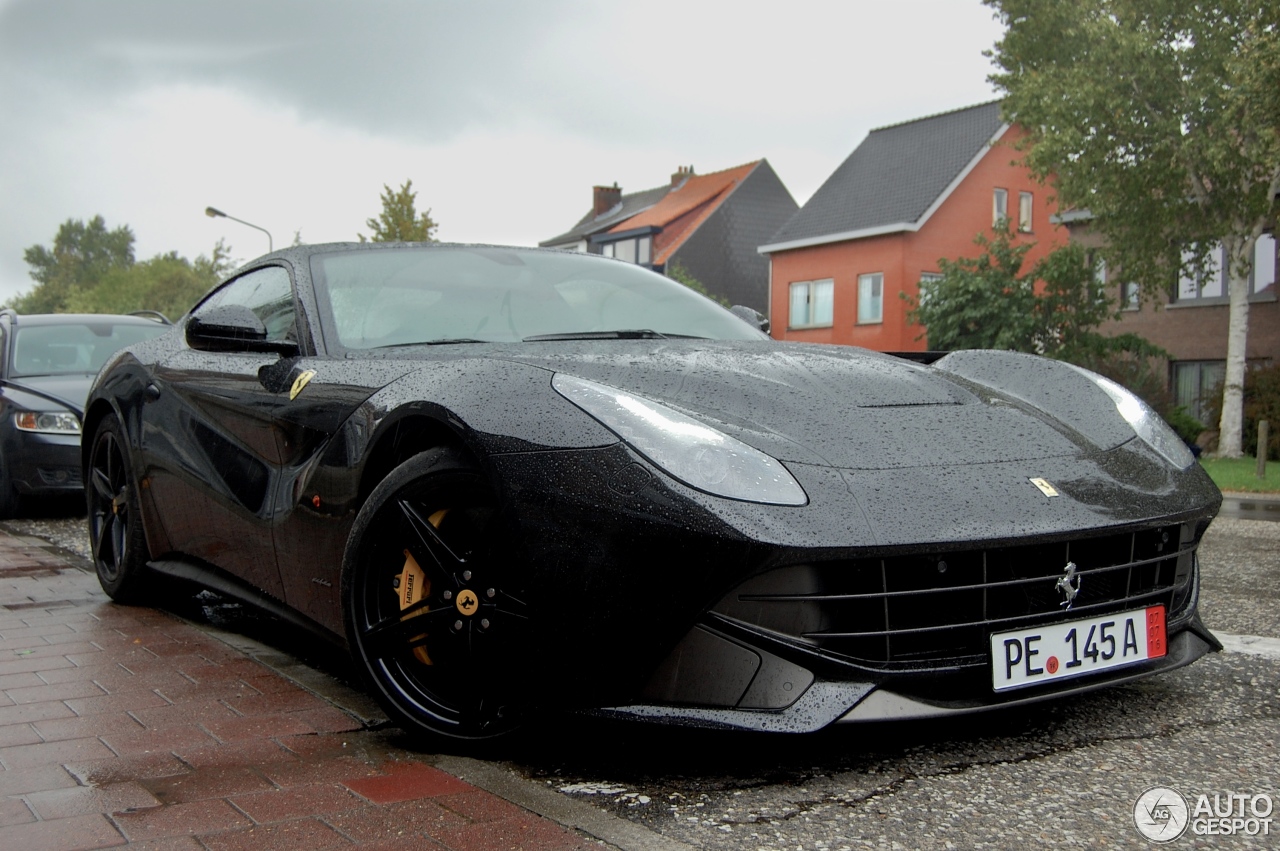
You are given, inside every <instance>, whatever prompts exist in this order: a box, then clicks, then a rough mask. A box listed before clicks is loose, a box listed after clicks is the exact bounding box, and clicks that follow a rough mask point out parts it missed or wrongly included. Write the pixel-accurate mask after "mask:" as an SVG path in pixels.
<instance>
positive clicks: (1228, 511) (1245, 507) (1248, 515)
mask: <svg viewBox="0 0 1280 851" xmlns="http://www.w3.org/2000/svg"><path fill="white" fill-rule="evenodd" d="M1218 516H1219V517H1231V518H1234V519H1236V520H1270V521H1272V522H1280V494H1258V495H1254V494H1223V496H1222V510H1221V511H1219V512H1218Z"/></svg>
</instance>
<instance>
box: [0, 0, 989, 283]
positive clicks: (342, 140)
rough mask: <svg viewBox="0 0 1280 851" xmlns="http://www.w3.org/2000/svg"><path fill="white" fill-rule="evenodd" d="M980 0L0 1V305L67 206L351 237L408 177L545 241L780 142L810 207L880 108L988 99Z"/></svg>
mask: <svg viewBox="0 0 1280 851" xmlns="http://www.w3.org/2000/svg"><path fill="white" fill-rule="evenodd" d="M999 34H1000V29H999V26H998V24H997V23H996V22H995V21H994V20H993V18H992V14H991V11H990V9H988V8H987V7H985V6H983V5H981V3H980V2H979V0H894V2H885V0H879V2H864V0H843V2H838V1H837V0H788V2H756V1H755V0H739V2H732V3H730V2H723V0H722V2H705V1H704V0H646V2H644V3H621V2H608V1H607V0H594V1H593V2H588V0H539V2H514V0H511V1H509V2H501V0H470V2H440V1H439V0H365V2H359V3H357V2H340V1H339V0H216V1H213V0H187V2H174V0H0V128H2V129H0V301H3V300H5V299H7V298H9V297H10V296H12V295H13V294H15V293H16V292H18V291H21V290H24V289H26V288H28V287H29V286H30V285H31V281H30V279H29V278H28V277H27V267H26V264H25V263H24V262H23V260H22V250H23V248H25V247H27V246H29V245H32V244H35V243H46V244H47V243H49V242H51V241H52V238H53V236H54V234H55V233H56V231H57V228H58V225H59V224H60V223H61V222H63V221H65V220H66V219H68V218H81V219H87V218H89V217H91V216H93V215H95V214H101V215H103V216H104V217H105V218H106V220H107V223H108V225H109V226H115V225H119V224H128V225H130V226H131V227H132V228H133V230H134V232H135V234H136V235H137V253H138V256H139V257H140V258H145V257H149V256H152V255H154V254H156V253H161V252H165V251H170V250H177V251H178V252H180V253H181V254H184V255H186V256H190V257H194V256H195V255H197V254H200V253H208V251H209V249H210V248H211V247H212V245H213V244H214V242H215V241H216V240H217V239H218V238H219V237H225V238H226V239H227V241H228V243H229V244H230V245H231V246H232V249H233V255H234V256H235V257H237V258H241V259H249V258H252V257H254V256H256V255H258V254H260V253H263V252H264V251H265V250H266V238H265V237H264V236H262V234H260V233H258V232H257V231H253V230H250V229H247V228H244V227H242V226H240V225H237V224H235V223H233V222H228V221H226V220H225V219H216V220H215V219H209V218H207V217H205V216H204V215H203V210H204V208H205V207H206V206H208V205H212V206H215V207H218V208H220V209H223V210H225V211H226V212H228V213H230V214H231V215H234V216H238V217H240V218H243V219H246V220H249V221H252V222H254V223H255V224H259V225H262V226H263V227H265V228H267V229H268V230H270V231H271V232H272V234H273V235H274V237H275V240H276V243H277V245H280V244H285V243H288V242H289V241H291V240H292V238H293V234H294V232H295V231H299V230H300V231H301V234H302V238H303V239H304V240H306V241H308V242H324V241H330V240H344V239H353V238H354V237H355V235H356V233H357V232H358V231H361V230H364V229H365V228H364V220H365V219H366V218H369V217H370V216H373V215H376V213H377V212H378V210H379V203H378V194H379V192H380V191H381V189H382V185H383V184H392V185H399V184H400V183H402V182H403V181H404V180H406V179H412V180H413V183H414V188H415V189H417V190H418V192H419V195H418V201H419V206H420V208H427V207H429V208H431V210H432V216H433V217H434V218H435V219H436V220H437V221H438V222H439V223H440V229H439V233H438V236H439V237H440V238H441V239H444V240H450V241H468V242H497V243H510V244H534V243H536V242H538V241H539V240H541V239H546V238H548V237H550V236H554V235H555V234H557V233H560V232H562V231H564V230H567V229H568V228H569V227H570V226H571V225H572V224H573V223H574V222H576V221H577V219H578V218H579V217H580V216H581V215H582V214H583V213H584V212H585V211H586V209H587V207H588V205H589V202H590V188H591V186H592V185H593V184H600V183H613V182H614V181H617V182H618V184H619V185H620V186H622V188H623V190H624V191H632V190H638V189H645V188H649V187H652V186H657V185H660V184H662V183H664V182H666V180H667V179H668V176H669V175H670V173H671V172H672V171H674V170H675V168H676V167H677V166H678V165H690V164H691V165H693V166H694V167H695V169H696V170H697V171H699V172H708V171H717V170H720V169H723V168H728V167H731V166H734V165H738V164H740V163H744V162H748V161H751V160H754V159H758V158H760V157H767V158H768V159H769V161H770V163H772V165H773V167H774V168H775V169H776V170H777V172H778V174H779V175H780V176H781V178H782V180H783V182H784V183H786V185H787V187H788V188H789V189H790V190H791V193H792V194H793V195H794V196H795V198H796V200H797V201H798V202H800V203H803V202H804V201H805V200H806V199H807V198H808V197H809V196H810V195H811V194H812V193H813V192H814V190H816V189H817V188H818V186H819V185H820V184H821V183H822V181H823V180H824V179H826V177H827V176H828V175H829V174H830V173H831V171H832V170H834V169H835V167H836V166H837V165H838V164H839V163H840V162H841V160H843V159H844V157H846V156H847V155H848V154H849V152H850V151H852V150H853V148H854V147H856V146H857V144H858V143H859V142H860V141H861V140H862V138H863V137H864V136H865V135H866V132H867V131H868V130H869V129H871V128H873V127H877V126H881V125H884V124H888V123H893V122H897V121H903V120H907V119H911V118H916V117H919V116H922V115H927V114H930V113H934V112H941V111H944V110H948V109H954V108H957V107H961V106H966V105H969V104H973V103H977V102H980V101H984V100H989V99H990V98H992V97H993V96H994V93H993V90H992V88H991V86H990V85H989V84H988V83H987V82H986V76H987V74H988V73H990V71H991V66H990V63H989V61H988V60H987V59H986V58H985V57H983V56H982V51H983V50H985V49H987V48H989V47H991V45H992V44H993V43H994V41H995V40H996V39H997V38H998V36H999Z"/></svg>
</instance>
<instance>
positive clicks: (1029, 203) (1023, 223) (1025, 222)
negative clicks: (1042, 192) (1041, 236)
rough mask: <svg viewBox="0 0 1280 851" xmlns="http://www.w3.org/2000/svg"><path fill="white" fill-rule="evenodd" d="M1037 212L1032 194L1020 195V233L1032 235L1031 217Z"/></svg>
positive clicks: (1023, 193) (1022, 193)
mask: <svg viewBox="0 0 1280 851" xmlns="http://www.w3.org/2000/svg"><path fill="white" fill-rule="evenodd" d="M1034 210H1035V196H1034V195H1032V194H1031V193H1030V192H1019V193H1018V232H1019V233H1031V217H1032V214H1033V211H1034Z"/></svg>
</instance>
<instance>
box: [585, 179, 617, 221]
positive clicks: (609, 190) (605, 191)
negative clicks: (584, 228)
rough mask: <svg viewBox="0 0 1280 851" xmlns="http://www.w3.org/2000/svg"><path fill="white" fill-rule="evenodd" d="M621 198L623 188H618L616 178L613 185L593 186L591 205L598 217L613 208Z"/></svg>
mask: <svg viewBox="0 0 1280 851" xmlns="http://www.w3.org/2000/svg"><path fill="white" fill-rule="evenodd" d="M621 200H622V190H621V189H619V188H618V182H617V181H616V180H615V181H614V182H613V185H612V186H593V187H591V207H592V209H593V210H594V211H595V213H594V215H595V216H597V217H599V216H600V215H601V214H603V213H607V212H609V211H610V210H612V209H613V208H614V207H616V206H617V205H618V203H619V202H620V201H621Z"/></svg>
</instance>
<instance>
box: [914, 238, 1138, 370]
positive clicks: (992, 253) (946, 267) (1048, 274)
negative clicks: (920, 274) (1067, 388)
mask: <svg viewBox="0 0 1280 851" xmlns="http://www.w3.org/2000/svg"><path fill="white" fill-rule="evenodd" d="M974 243H975V244H976V245H978V246H979V247H980V248H981V249H982V252H981V253H980V254H979V255H978V256H977V257H962V258H959V259H956V260H948V259H946V258H942V259H940V260H939V261H938V268H939V269H940V270H941V271H942V278H941V279H939V280H937V281H932V282H924V283H922V284H921V285H920V296H919V297H918V298H915V299H912V298H907V297H906V296H905V295H904V296H903V298H904V299H906V301H907V302H908V308H909V309H908V312H907V319H908V321H910V322H911V323H913V324H916V325H923V326H924V327H925V334H922V336H925V335H927V336H928V340H929V348H931V349H937V350H951V349H1010V350H1013V351H1019V352H1033V353H1036V354H1042V355H1047V356H1049V357H1054V358H1058V359H1060V360H1068V361H1071V362H1073V363H1081V364H1085V365H1097V364H1098V363H1099V362H1101V361H1103V360H1105V359H1107V358H1109V357H1112V356H1114V355H1115V354H1117V353H1119V352H1128V353H1130V354H1134V355H1137V356H1140V357H1151V356H1153V355H1156V354H1160V353H1161V352H1160V350H1159V349H1157V348H1156V347H1154V346H1152V345H1151V344H1150V343H1148V342H1146V341H1145V340H1143V339H1142V338H1141V337H1138V336H1137V335H1134V334H1123V335H1119V336H1116V337H1108V336H1105V335H1103V334H1101V333H1099V332H1098V330H1097V329H1098V327H1099V326H1101V325H1102V323H1104V322H1106V321H1107V320H1108V319H1112V318H1114V317H1115V316H1116V315H1117V313H1118V305H1116V304H1114V303H1112V302H1110V301H1108V299H1107V293H1106V291H1105V288H1104V286H1103V285H1102V284H1101V283H1100V282H1099V281H1098V275H1097V274H1096V271H1097V270H1096V267H1095V266H1094V265H1093V264H1090V263H1089V262H1088V258H1087V256H1086V254H1085V251H1084V249H1083V248H1081V247H1080V246H1079V245H1076V244H1070V245H1066V246H1063V247H1061V248H1058V249H1055V250H1054V251H1053V252H1051V253H1050V254H1048V255H1047V256H1046V257H1044V258H1042V259H1041V260H1040V261H1039V262H1037V263H1036V264H1035V265H1034V266H1033V267H1032V268H1031V269H1030V270H1029V271H1027V272H1025V273H1024V272H1023V265H1024V263H1025V260H1026V255H1027V252H1028V251H1030V250H1031V248H1032V246H1033V245H1034V244H1035V243H1033V242H1025V241H1023V242H1015V236H1014V234H1013V233H1012V232H1011V231H1010V229H1009V227H1008V223H1007V222H1005V223H1004V224H1003V227H998V228H996V229H995V230H994V233H993V235H992V237H987V236H986V235H985V234H981V233H980V234H978V236H977V237H976V238H975V239H974Z"/></svg>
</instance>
